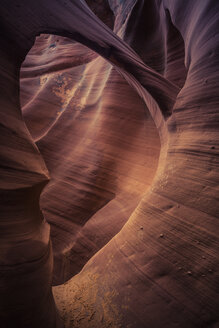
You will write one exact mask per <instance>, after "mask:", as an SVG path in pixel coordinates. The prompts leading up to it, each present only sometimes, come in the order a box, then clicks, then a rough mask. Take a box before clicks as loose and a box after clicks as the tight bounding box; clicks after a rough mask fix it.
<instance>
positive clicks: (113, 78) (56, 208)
mask: <svg viewBox="0 0 219 328" xmlns="http://www.w3.org/2000/svg"><path fill="white" fill-rule="evenodd" d="M60 56H61V58H62V59H61V60H62V65H63V66H64V68H65V67H68V68H67V69H66V68H65V69H62V66H61V67H59V66H58V65H59V61H60ZM45 61H46V64H45ZM72 62H73V64H74V67H71V66H72ZM69 67H70V68H69ZM20 87H21V105H22V110H23V117H24V120H25V122H26V124H27V127H28V129H29V131H30V133H31V134H32V137H33V139H34V140H35V142H36V144H37V146H38V148H39V150H40V153H41V155H42V156H43V158H44V160H45V163H46V166H47V168H48V170H49V173H50V176H51V181H50V182H49V184H48V185H47V187H46V188H45V189H44V191H43V193H42V195H41V208H42V210H43V214H44V217H45V219H46V220H47V221H48V222H49V223H50V225H51V238H52V243H53V254H54V260H55V261H54V279H53V281H54V283H55V284H61V283H64V282H65V281H66V279H69V278H71V277H72V276H73V275H75V274H77V273H78V272H79V271H80V270H81V269H82V267H83V266H84V264H85V263H86V262H87V260H88V259H89V258H90V257H92V255H94V254H95V253H96V252H97V251H98V250H99V249H100V248H102V247H103V246H104V245H105V244H106V243H107V242H108V241H109V240H110V239H111V238H112V237H113V236H114V235H115V234H116V233H117V232H119V231H120V229H121V228H122V226H123V225H124V223H125V222H126V221H127V220H128V218H129V216H130V215H131V213H132V212H133V210H134V209H135V208H136V206H137V204H138V202H139V201H140V199H141V197H142V196H143V194H144V193H145V192H146V191H147V189H148V187H149V186H150V184H151V182H152V180H153V177H154V175H155V172H156V169H157V165H158V159H159V153H160V139H159V135H158V132H157V130H156V127H155V125H154V122H153V120H152V118H151V116H150V113H149V111H148V109H147V108H146V106H145V104H144V102H143V101H142V100H141V99H140V97H139V96H138V94H137V93H136V92H135V90H133V89H132V88H131V87H130V86H129V85H128V84H127V82H126V81H125V80H124V79H123V78H122V77H120V75H119V74H118V73H117V72H116V71H115V69H113V68H112V66H111V65H110V64H109V63H107V62H106V61H105V60H104V59H103V58H101V57H99V56H97V54H95V53H93V52H92V51H90V50H89V49H88V48H86V47H83V46H81V45H80V44H78V43H75V42H73V41H71V40H70V39H67V38H62V37H58V36H53V35H42V36H40V37H38V39H37V40H36V42H35V45H34V46H33V48H32V49H31V51H30V52H29V54H28V55H27V57H26V59H25V61H24V63H23V65H22V68H21V80H20ZM127 95H128V98H127Z"/></svg>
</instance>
